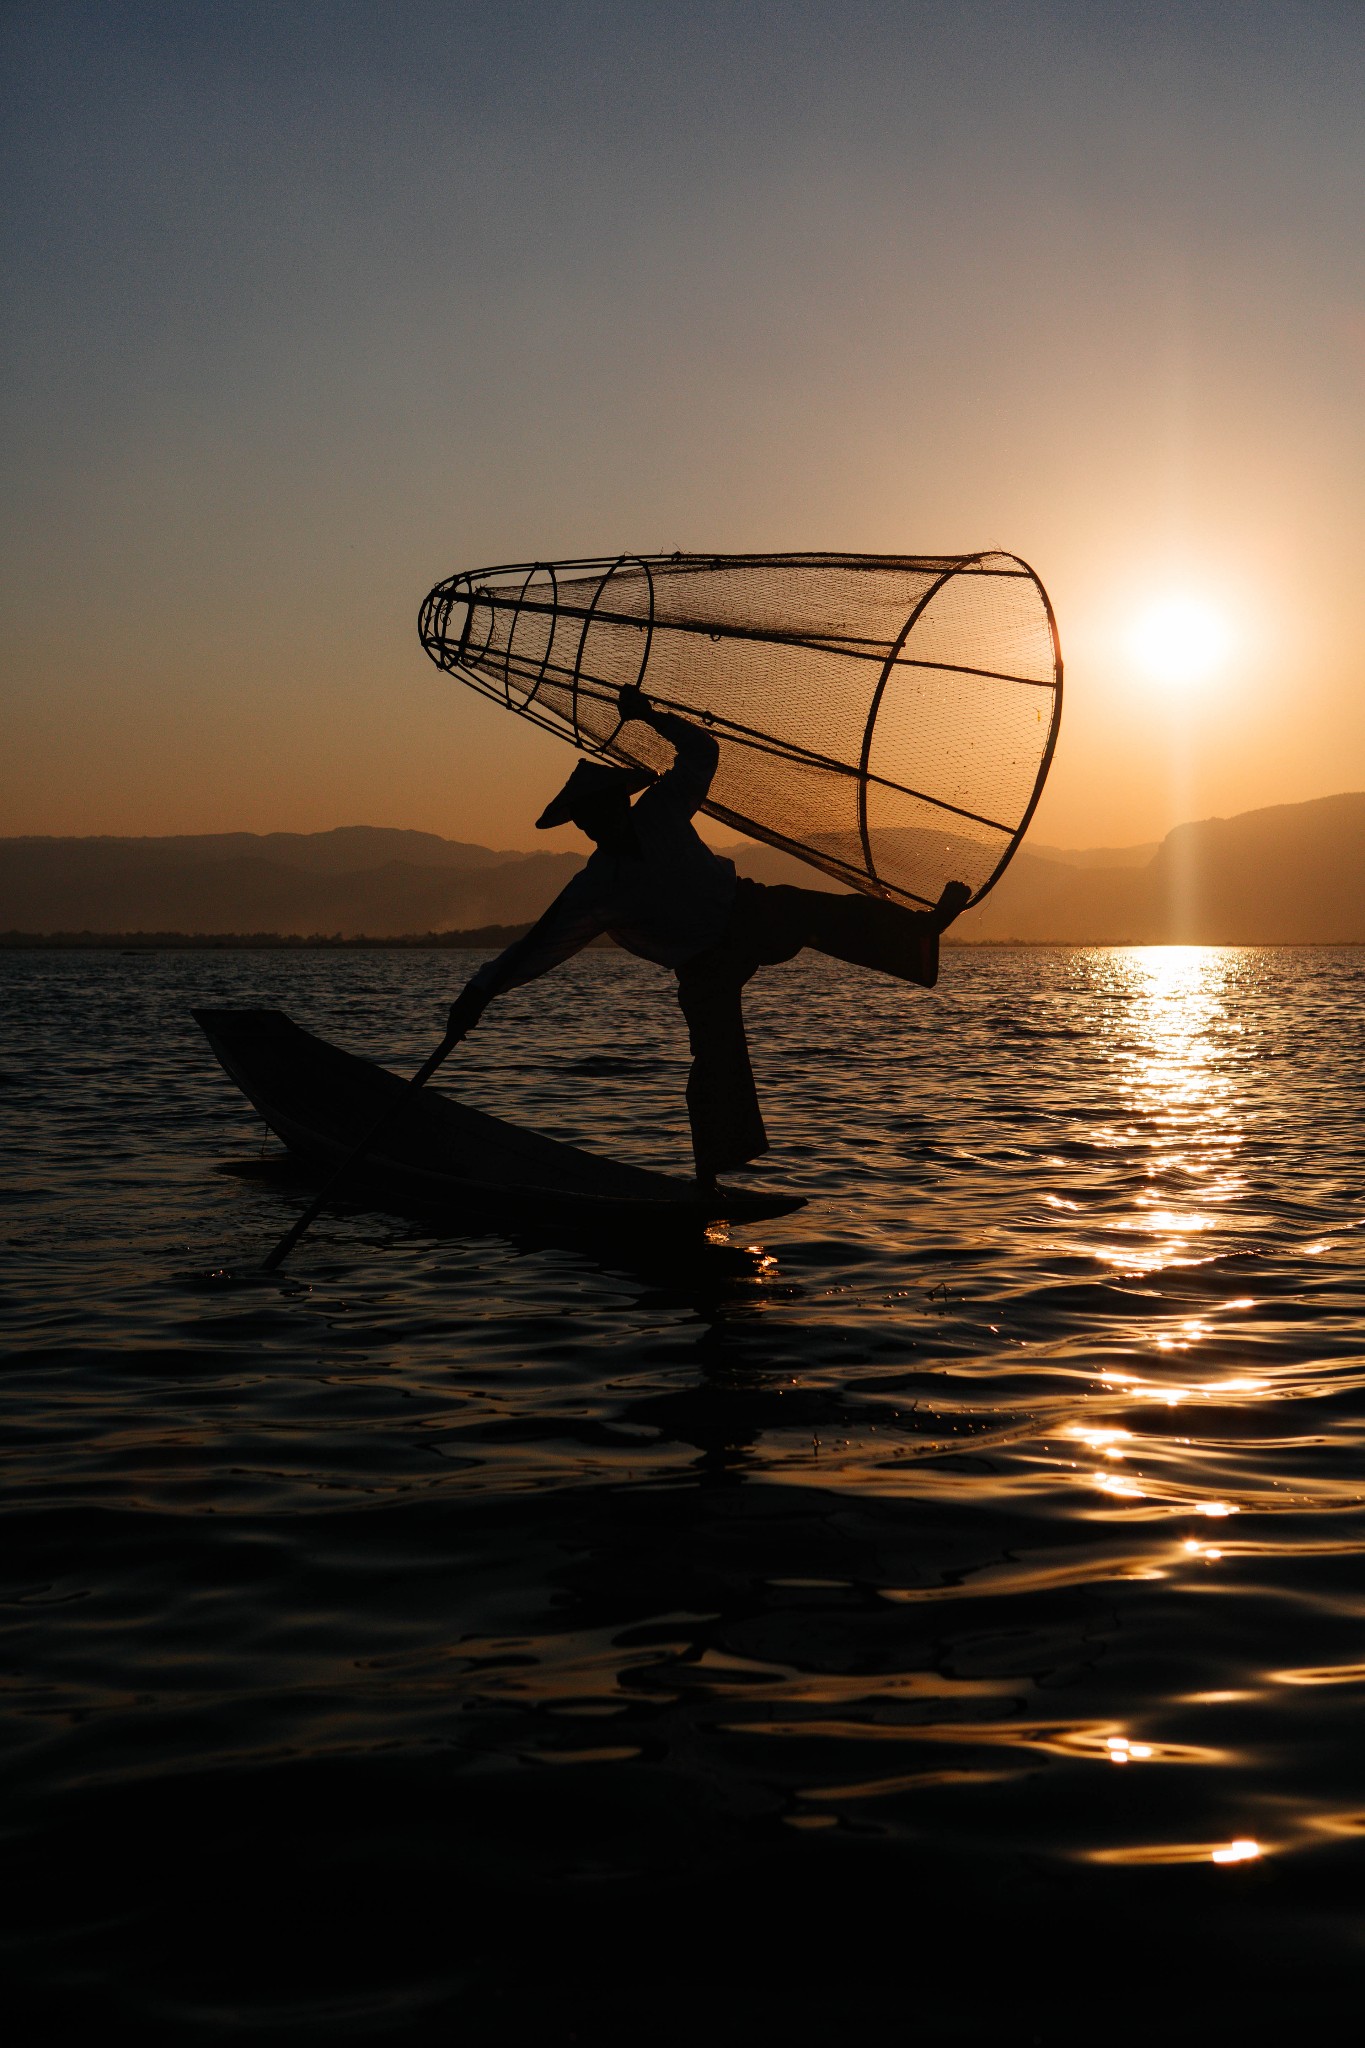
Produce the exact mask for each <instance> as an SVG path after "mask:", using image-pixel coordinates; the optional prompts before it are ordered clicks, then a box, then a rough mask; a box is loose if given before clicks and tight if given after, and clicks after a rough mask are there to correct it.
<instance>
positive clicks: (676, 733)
mask: <svg viewBox="0 0 1365 2048" xmlns="http://www.w3.org/2000/svg"><path fill="white" fill-rule="evenodd" d="M648 723H649V724H650V725H651V726H652V727H653V729H654V731H655V732H657V733H658V735H659V737H660V739H664V740H667V741H668V743H669V745H670V746H671V747H672V748H673V749H674V752H675V754H676V756H677V758H676V760H675V761H674V763H673V766H672V767H671V768H668V769H665V771H664V773H663V774H662V775H661V776H660V777H659V779H658V781H657V782H656V783H655V784H654V786H653V788H652V789H650V790H649V791H648V793H647V795H646V796H645V797H643V798H642V799H641V801H642V802H647V803H649V804H650V805H651V806H654V805H657V804H658V803H659V802H660V801H661V800H662V801H663V802H665V803H669V804H674V805H676V806H677V807H678V809H679V810H680V811H681V812H682V814H683V816H684V817H687V818H690V817H691V816H692V813H693V812H694V811H695V810H696V809H697V808H698V807H699V805H701V804H703V803H704V802H705V801H706V793H707V791H708V790H709V789H710V787H711V778H712V776H713V775H714V774H715V772H716V764H717V763H718V761H719V760H720V748H719V746H718V745H717V744H716V742H715V740H713V739H712V737H711V735H710V733H709V732H703V731H702V729H701V727H700V726H696V725H693V724H692V723H691V721H690V720H689V719H686V718H679V717H678V715H677V713H676V712H674V711H651V712H650V715H649V719H648Z"/></svg>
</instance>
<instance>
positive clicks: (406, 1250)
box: [0, 949, 1365, 2042]
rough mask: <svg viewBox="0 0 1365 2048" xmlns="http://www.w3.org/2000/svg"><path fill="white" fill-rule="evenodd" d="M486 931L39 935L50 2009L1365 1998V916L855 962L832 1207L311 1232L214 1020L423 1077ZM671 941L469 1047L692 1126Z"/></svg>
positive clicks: (514, 1002)
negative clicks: (225, 1059)
mask: <svg viewBox="0 0 1365 2048" xmlns="http://www.w3.org/2000/svg"><path fill="white" fill-rule="evenodd" d="M462 965H467V963H461V962H460V961H459V960H458V959H457V960H452V959H451V957H450V956H449V955H448V954H436V953H433V954H424V953H411V952H403V953H392V954H383V953H380V954H355V953H342V954H317V953H310V954H301V955H282V954H269V953H223V954H206V953H188V954H172V953H159V954H157V953H153V954H142V955H136V956H129V957H118V956H112V955H109V954H106V953H100V954H77V953H68V954H57V953H49V954H38V953H26V954H20V953H7V954H3V955H0V1017H2V1020H3V1037H2V1039H0V1071H2V1072H3V1086H0V1114H3V1117H4V1123H5V1174H4V1188H3V1227H4V1237H5V1258H4V1270H3V1316H4V1327H5V1334H6V1356H5V1363H4V1371H3V1375H2V1376H0V1390H2V1391H3V1400H4V1428H5V1450H6V1456H5V1464H4V1502H3V1523H2V1524H0V1529H2V1532H3V1550H2V1551H0V1560H2V1562H3V1599H4V1630H5V1638H4V1649H3V1666H2V1681H3V1687H4V1733H5V1738H6V1759H7V1761H6V1766H5V1791H6V1799H5V1814H6V1821H5V1844H6V1856H7V1861H8V1863H9V1865H10V1868H11V1869H12V1870H13V1871H14V1872H15V1873H17V1875H18V1877H19V1880H20V1885H19V1894H18V1896H19V1904H18V1908H17V1910H12V1911H11V1913H10V1914H9V1916H8V1918H7V1922H6V1929H5V1948H6V1959H7V1970H8V1973H9V1974H10V1976H11V1977H13V1978H14V1979H16V1980H17V1981H18V1983H19V1984H20V1986H21V1987H22V1996H23V1997H24V1998H26V1999H27V2000H29V2001H30V2002H31V2003H32V2002H34V2001H37V2002H38V2003H39V2005H40V2008H41V2009H45V2011H46V2016H47V2017H46V2022H45V2024H46V2028H47V2030H48V2037H49V2038H64V2037H67V2035H69V2037H71V2038H79V2037H80V2035H81V2031H82V2030H84V2029H87V2028H91V2029H93V2028H97V2027H98V2026H99V2025H100V2024H101V2023H102V2022H103V2021H104V2020H105V2019H106V2018H108V2017H110V2016H113V2015H121V2016H122V2017H123V2018H124V2019H125V2021H126V2022H128V2023H129V2024H130V2025H131V2027H132V2029H133V2031H134V2033H135V2034H136V2035H137V2036H139V2037H140V2038H142V2039H163V2038H164V2039H167V2040H171V2041H198V2040H201V2039H202V2040H218V2039H222V2040H229V2039H231V2040H236V2039H240V2038H250V2039H253V2040H257V2039H259V2040H270V2041H275V2040H278V2041H281V2042H284V2041H305V2040H306V2041H310V2042H311V2041H320V2042H321V2041H332V2040H338V2041H340V2040H350V2039H364V2038H374V2039H404V2040H406V2039H413V2040H417V2039H422V2040H425V2039H428V2038H430V2039H439V2040H451V2041H456V2040H520V2039H546V2040H571V2039H578V2040H583V2041H588V2040H592V2039H599V2038H606V2037H614V2036H616V2035H618V2034H619V2035H629V2036H630V2037H631V2038H641V2039H654V2040H658V2039H667V2040H673V2039H687V2040H692V2039H710V2040H730V2039H736V2040H738V2039H743V2040H751V2039H759V2040H764V2039H769V2038H774V2039H775V2038H779V2037H780V2038H783V2039H787V2040H807V2039H809V2040H827V2039H828V2040H843V2039H859V2038H864V2039H872V2038H878V2039H881V2038H887V2039H905V2040H913V2039H917V2038H923V2039H964V2040H974V2039H986V2038H990V2039H1008V2040H1019V2041H1022V2042H1028V2041H1032V2040H1040V2041H1050V2040H1054V2039H1073V2038H1074V2039H1077V2040H1081V2039H1099V2040H1105V2039H1109V2040H1113V2039H1116V2038H1128V2037H1129V2034H1130V2032H1131V2033H1132V2034H1133V2035H1134V2036H1139V2035H1140V2036H1142V2037H1144V2038H1164V2039H1172V2038H1174V2039H1186V2038H1191V2039H1193V2038H1199V2039H1202V2040H1208V2039H1215V2040H1216V2039H1223V2038H1233V2037H1234V2036H1238V2037H1241V2038H1243V2039H1245V2038H1254V2037H1255V2036H1256V2034H1257V2033H1258V2031H1259V2030H1260V2029H1261V2028H1264V2030H1265V2031H1266V2032H1267V2033H1275V2034H1277V2035H1280V2036H1286V2035H1287V2036H1292V2035H1293V2033H1294V2031H1295V2029H1296V2028H1297V2027H1304V2028H1306V2027H1307V2026H1308V2025H1309V2024H1311V2025H1313V2026H1314V2027H1315V2028H1320V2027H1321V2026H1323V2025H1324V2024H1327V2023H1330V2022H1331V2021H1332V2019H1333V2016H1334V2014H1338V2013H1339V2014H1341V2015H1343V2018H1342V2024H1344V2025H1350V2026H1352V2027H1353V2026H1354V2024H1355V2022H1354V2020H1347V2019H1345V2017H1344V2015H1345V2013H1346V2012H1347V2010H1348V2008H1346V2007H1345V2006H1344V2005H1343V2003H1342V2001H1343V2000H1345V1999H1346V1998H1347V1997H1348V1996H1354V1995H1355V1994H1356V1993H1358V1991H1359V1988H1360V1986H1361V1984H1362V1981H1365V1977H1363V1975H1362V1962H1365V1944H1362V1933H1363V1932H1365V1921H1363V1920H1362V1911H1363V1909H1365V1726H1363V1724H1362V1719H1361V1710H1362V1704H1363V1703H1365V1575H1363V1574H1362V1568H1361V1557H1362V1545H1363V1544H1365V1506H1363V1503H1365V1465H1363V1464H1362V1435H1363V1434H1365V1393H1363V1391H1362V1389H1363V1387H1365V1333H1363V1332H1362V1311H1365V1283H1363V1281H1362V1271H1361V1254H1362V1251H1363V1250H1365V1229H1363V1227H1362V1226H1365V1148H1363V1146H1362V1138H1363V1136H1365V1116H1363V1115H1362V1108H1361V1082H1360V1077H1361V1074H1362V1072H1365V1028H1363V1027H1362V995H1363V994H1365V954H1362V953H1361V952H1359V951H1350V950H1343V951H1339V952H1333V951H1238V950H1227V951H1219V950H1199V949H1188V950H1182V949H1168V950H1151V951H1134V952H1119V951H1094V952H1055V953H1053V952H1036V951H1028V952H989V953H984V952H975V953H973V952H966V951H963V952H956V953H954V952H949V953H948V954H947V955H946V956H945V971H944V977H943V981H942V984H941V986H940V988H939V990H938V991H937V992H936V993H935V994H933V995H928V996H926V995H921V994H917V993H912V992H911V991H909V990H906V989H903V988H901V987H900V986H898V985H896V984H893V983H890V982H886V981H879V980H877V979H875V978H873V977H871V976H866V975H862V974H860V973H858V972H857V971H855V970H852V969H841V968H835V967H834V966H833V965H831V964H828V963H818V962H811V961H801V962H798V963H796V964H795V965H793V966H792V967H790V968H785V969H779V970H775V971H773V972H772V973H770V974H769V975H768V976H767V977H766V979H764V980H762V981H760V982H759V983H758V984H756V986H755V988H754V990H753V992H752V998H751V1003H750V1010H751V1017H752V1022H753V1038H754V1043H755V1054H756V1065H757V1068H758V1072H759V1079H760V1085H761V1087H762V1090H763V1093H764V1098H765V1104H766V1106H767V1108H768V1111H769V1122H770V1127H771V1129H772V1132H773V1136H774V1152H773V1154H772V1156H771V1158H770V1160H768V1161H767V1162H765V1171H764V1173H763V1174H762V1175H761V1176H758V1177H759V1178H763V1179H766V1180H768V1181H771V1182H774V1183H776V1184H781V1185H789V1186H793V1187H796V1188H799V1189H800V1190H801V1191H803V1192H805V1193H807V1194H808V1195H809V1196H810V1197H811V1202H810V1206H809V1208H807V1209H806V1210H805V1211H804V1212H803V1213H802V1214H800V1215H799V1216H796V1217H793V1218H789V1219H784V1220H783V1221H781V1222H779V1223H776V1224H773V1225H771V1226H766V1227H764V1228H763V1229H762V1232H761V1235H753V1236H746V1235H743V1234H736V1235H734V1236H732V1237H731V1238H730V1239H728V1240H726V1238H725V1237H724V1234H723V1233H716V1234H715V1235H714V1236H713V1239H712V1241H709V1242H706V1241H702V1242H698V1243H697V1244H695V1245H693V1246H691V1247H678V1246H674V1247H672V1248H667V1247H659V1248H657V1249H656V1250H654V1251H649V1250H644V1251H640V1250H636V1251H634V1252H630V1253H626V1252H623V1251H621V1250H620V1248H619V1247H613V1246H611V1245H602V1246H598V1247H593V1246H584V1245H577V1246H575V1245H572V1244H559V1245H556V1244H551V1243H545V1242H529V1241H528V1242H509V1241H508V1240H507V1239H506V1238H503V1237H496V1236H478V1235H471V1234H469V1233H468V1232H467V1231H466V1232H460V1231H457V1230H453V1229H451V1228H450V1227H449V1226H448V1225H447V1226H443V1225H442V1224H441V1222H440V1221H439V1220H433V1219H426V1220H423V1219H413V1218H406V1219H404V1218H401V1217H394V1216H386V1215H383V1214H379V1213H373V1212H359V1211H357V1212H352V1213H348V1214H345V1215H342V1216H339V1217H337V1216H332V1217H327V1218H324V1219H323V1220H322V1221H321V1222H320V1223H319V1224H318V1225H316V1226H315V1228H314V1230H313V1232H312V1234H311V1236H310V1237H309V1238H307V1239H306V1240H305V1241H304V1243H303V1245H302V1246H301V1247H300V1249H299V1251H298V1252H297V1253H296V1254H295V1257H294V1260H293V1262H292V1264H291V1265H290V1266H289V1267H287V1268H286V1269H285V1270H284V1272H283V1273H282V1274H280V1275H278V1276H276V1277H273V1278H270V1279H265V1278H260V1277H253V1275H252V1265H253V1261H255V1260H257V1259H259V1257H260V1255H261V1254H262V1253H263V1252H264V1251H265V1249H266V1248H267V1247H268V1246H269V1245H270V1244H271V1243H272V1242H273V1241H274V1239H275V1238H276V1237H277V1236H278V1235H279V1233H280V1231H281V1230H282V1229H283V1227H284V1226H285V1224H286V1223H287V1222H288V1221H289V1219H290V1217H291V1216H292V1215H293V1214H294V1213H295V1212H296V1210H297V1207H298V1205H299V1203H300V1202H301V1201H302V1199H303V1198H304V1196H305V1194H306V1188H304V1187H303V1186H302V1185H301V1184H290V1183H288V1182H286V1183H284V1184H281V1183H280V1182H278V1181H271V1180H264V1181H262V1180H251V1179H243V1178H241V1177H238V1176H236V1175H232V1174H225V1173H223V1172H221V1171H219V1170H216V1169H217V1168H218V1165H219V1163H220V1162H221V1161H223V1160H224V1159H236V1160H242V1159H245V1158H249V1157H250V1156H252V1155H253V1153H254V1152H255V1151H256V1150H257V1149H258V1147H259V1144H260V1126H259V1124H258V1123H256V1122H255V1121H254V1120H253V1117H252V1113H251V1111H250V1110H249V1109H248V1107H247V1105H246V1104H245V1103H244V1101H243V1100H242V1098H241V1097H240V1096H239V1095H238V1094H237V1093H236V1091H235V1090H234V1089H233V1088H232V1086H231V1084H230V1083H229V1082H228V1081H227V1079H226V1078H225V1077H224V1076H223V1074H222V1073H221V1072H220V1071H219V1069H218V1067H217V1066H216V1064H215V1062H214V1061H213V1059H212V1056H211V1055H210V1053H209V1051H208V1048H207V1045H206V1044H205V1043H204V1041H203V1040H202V1039H201V1038H200V1036H199V1034H198V1033H197V1031H196V1029H195V1027H194V1025H193V1024H192V1022H191V1020H190V1017H189V1009H190V1006H191V1004H193V1003H208V1004H219V1003H221V1004H232V1003H239V1002H240V1003H255V1002H266V1003H277V1004H279V1005H280V1006H281V1007H283V1008H286V1009H287V1010H288V1011H289V1012H290V1013H291V1014H292V1015H293V1016H294V1017H296V1018H297V1019H298V1021H300V1022H301V1023H303V1024H305V1025H307V1026H309V1027H310V1028H312V1029H314V1030H317V1031H319V1032H321V1033H322V1034H324V1035H325V1036H328V1037H332V1038H334V1039H335V1040H337V1041H338V1042H339V1043H342V1044H344V1045H346V1046H348V1047H352V1048H354V1049H357V1050H360V1051H364V1052H368V1053H371V1054H373V1055H375V1056H377V1057H380V1058H384V1059H386V1060H388V1061H389V1062H391V1063H392V1064H393V1065H395V1066H400V1067H409V1066H412V1065H415V1064H416V1063H417V1061H418V1060H419V1059H420V1058H421V1056H422V1055H423V1054H424V1053H425V1052H426V1051H427V1050H428V1049H429V1047H430V1045H431V1044H432V1043H433V1042H434V1039H435V1038H436V1037H437V1036H438V1035H439V1031H440V1026H441V1022H442V1018H443V1004H444V1001H445V1000H447V999H448V996H449V993H450V991H451V989H452V988H453V987H454V986H455V985H456V984H457V982H458V980H459V979H460V978H461V968H462ZM670 987H671V984H670V982H669V980H668V979H667V978H666V977H664V976H661V975H659V974H658V973H657V972H656V971H654V970H650V969H648V968H646V967H644V966H642V965H641V964H639V963H636V962H633V961H630V960H628V959H627V958H626V957H625V956H623V955H619V954H615V953H603V954H592V955H588V956H584V957H583V958H581V959H580V960H578V961H577V962H575V963H573V964H572V965H571V966H569V967H568V968H566V969H564V970H562V971H561V972H560V973H559V974H558V975H557V976H556V977H555V978H554V980H553V981H552V982H545V983H542V984H541V985H540V987H539V988H538V989H535V990H523V991H518V992H517V993H515V994H514V995H513V996H511V997H508V998H507V999H505V1001H504V1002H503V1003H502V1004H500V1005H499V1006H498V1008H497V1009H496V1010H495V1011H494V1012H492V1013H490V1017H489V1018H488V1020H486V1023H485V1025H484V1027H483V1029H482V1030H481V1032H480V1033H479V1035H478V1036H477V1037H476V1038H475V1039H473V1040H471V1041H470V1042H469V1044H468V1046H467V1047H465V1048H464V1049H463V1050H462V1051H461V1052H460V1053H459V1054H457V1056H456V1061H455V1062H454V1063H453V1064H452V1069H451V1071H450V1075H449V1079H448V1081H447V1083H446V1085H447V1086H449V1087H450V1088H452V1089H455V1090H458V1091H463V1092H466V1093H467V1096H468V1099H469V1100H471V1101H472V1102H474V1103H476V1104H478V1105H479V1106H482V1107H487V1108H491V1109H494V1110H498V1111H501V1112H502V1113H504V1114H508V1115H511V1116H513V1117H515V1118H518V1119H521V1120H524V1121H527V1122H535V1123H537V1124H539V1125H540V1126H541V1127H543V1128H547V1129H551V1130H554V1131H557V1132H560V1133H562V1134H567V1135H571V1136H574V1137H577V1138H581V1139H583V1140H585V1141H586V1142H589V1143H591V1144H594V1145H597V1146H599V1147H601V1148H602V1149H605V1150H608V1151H612V1152H616V1153H619V1154H621V1155H623V1156H629V1157H632V1158H635V1159H638V1160H641V1161H644V1162H647V1163H653V1164H658V1165H675V1166H676V1165H678V1164H680V1163H681V1161H682V1160H683V1159H684V1157H685V1152H686V1147H685V1132H684V1125H683V1120H682V1116H681V1090H682V1079H683V1071H684V1069H683V1065H682V1059H683V1044H682V1039H681V1031H680V1025H679V1022H678V1020H677V1015H676V1010H675V1008H674V1006H673V1004H672V1002H671V1000H670ZM272 1144H273V1141H272ZM221 1269H226V1270H227V1273H228V1275H229V1276H234V1275H235V1276H236V1277H235V1278H232V1277H228V1278H224V1277H223V1272H222V1270H221ZM18 1995H19V1994H11V1997H12V1998H13V1997H15V1996H18ZM15 2009H17V2008H15V2007H13V2006H12V2007H11V2010H15ZM64 2029H65V2030H67V2033H66V2035H64V2033H63V2030H64ZM86 2037H87V2038H94V2037H95V2036H94V2034H93V2033H90V2034H87V2035H86Z"/></svg>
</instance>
